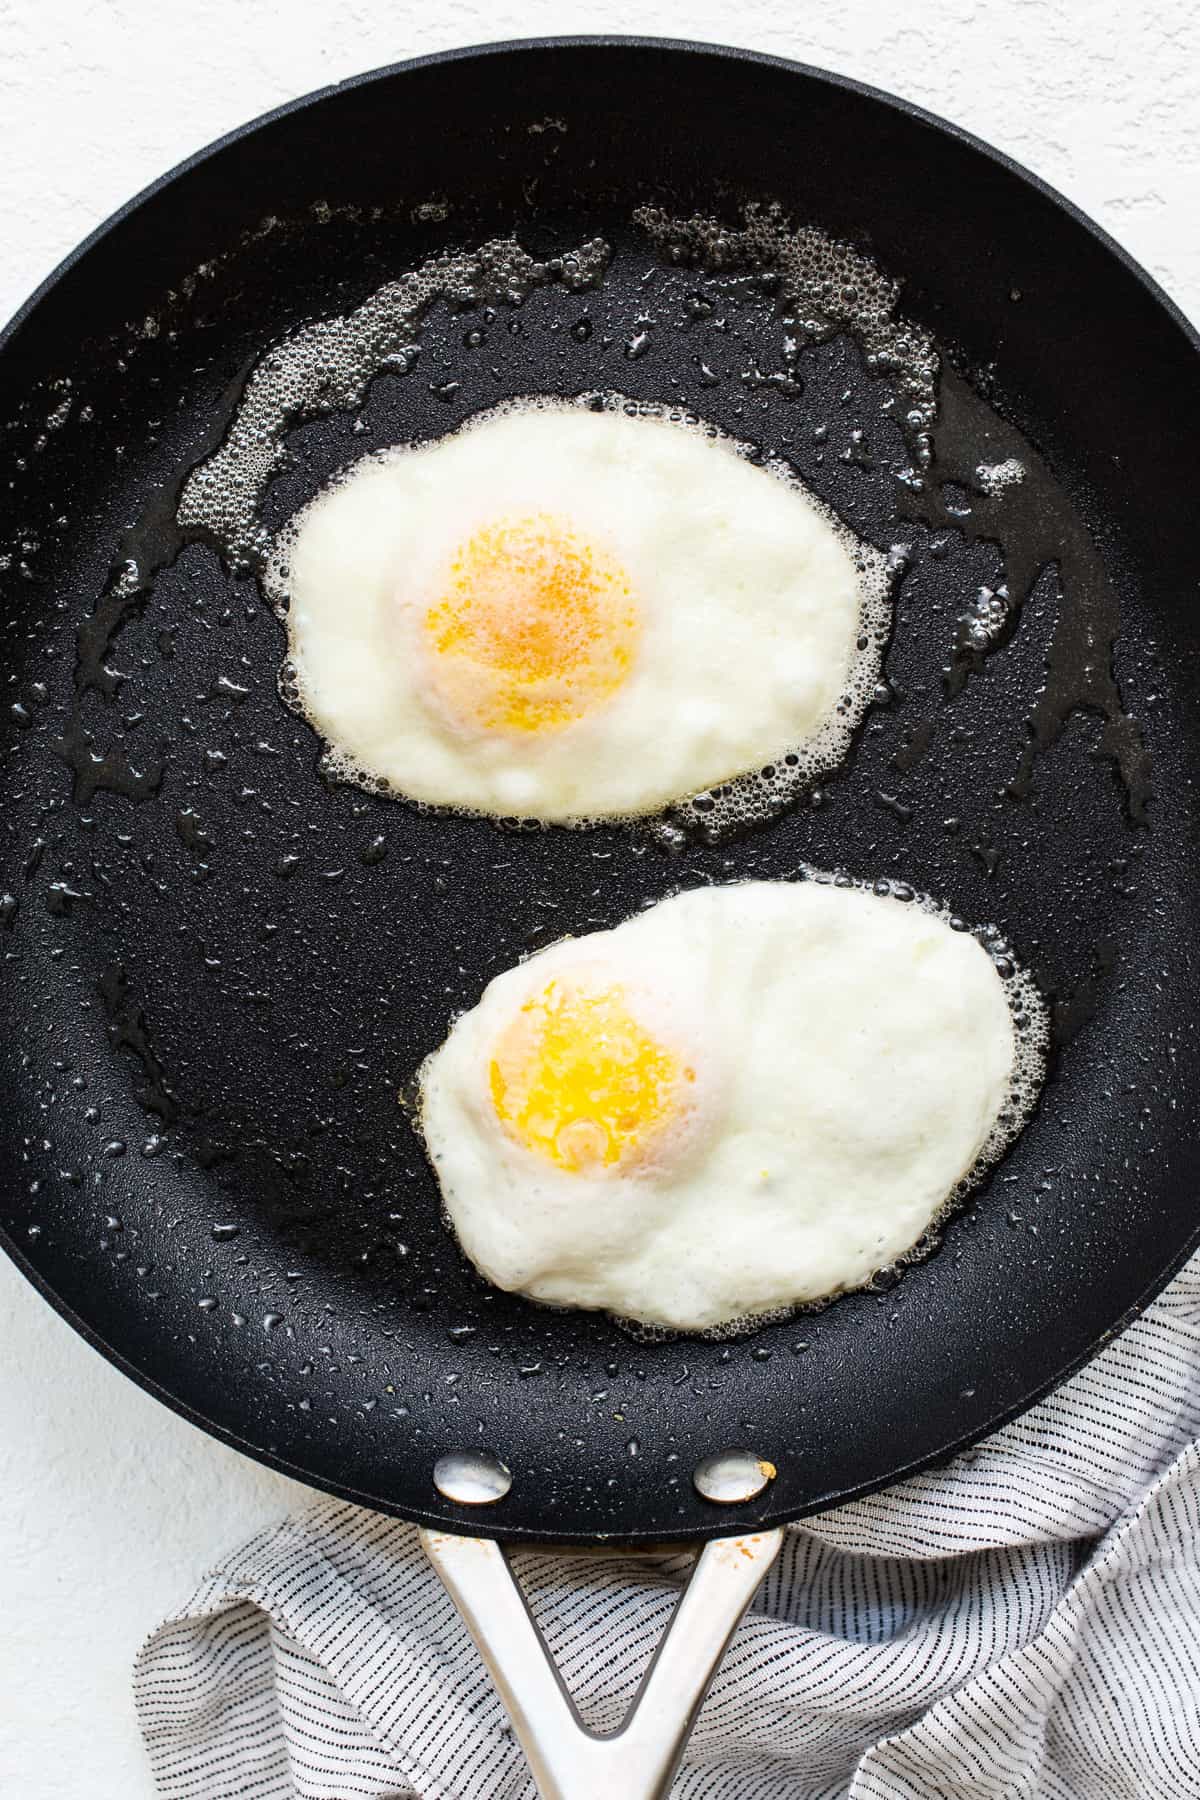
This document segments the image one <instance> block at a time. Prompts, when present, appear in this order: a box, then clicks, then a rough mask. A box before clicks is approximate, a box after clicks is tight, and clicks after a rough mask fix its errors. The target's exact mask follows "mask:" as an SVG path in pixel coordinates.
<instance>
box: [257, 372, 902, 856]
mask: <svg viewBox="0 0 1200 1800" xmlns="http://www.w3.org/2000/svg"><path fill="white" fill-rule="evenodd" d="M268 588H269V591H270V592H271V593H272V594H273V596H274V597H275V598H276V600H277V602H278V603H279V605H280V607H281V610H283V611H284V612H285V613H286V622H287V632H288V652H289V670H288V675H287V686H286V690H285V691H287V692H288V693H289V697H291V698H293V699H294V700H295V701H296V703H298V705H299V706H300V708H301V710H302V711H303V712H304V713H305V714H306V715H307V717H308V718H309V720H310V722H311V723H312V724H313V726H314V727H315V728H316V730H317V731H318V733H319V734H320V735H321V736H322V737H323V738H324V739H325V740H326V742H327V744H328V745H329V747H330V752H331V756H332V760H333V763H334V766H335V768H336V769H337V770H338V771H339V772H341V773H343V774H345V775H347V776H349V777H350V778H351V779H357V780H360V781H363V782H365V783H367V784H368V785H373V786H375V787H377V788H382V789H384V790H386V791H391V792H393V793H396V794H401V795H405V796H407V797H409V798H411V799H413V800H417V801H421V802H425V803H427V804H429V805H432V806H439V807H454V808H460V809H465V810H467V811H470V812H475V813H483V814H492V815H496V816H500V817H519V818H533V819H538V820H541V821H544V822H553V821H558V822H572V821H585V820H591V819H598V818H620V817H629V816H633V815H638V814H645V813H650V812H655V811H660V810H661V809H662V808H663V807H664V806H666V805H667V804H668V803H670V802H673V801H677V800H680V799H683V798H686V797H688V796H691V795H693V794H696V793H697V792H698V791H700V790H704V789H708V788H711V787H712V786H713V785H714V784H718V783H722V782H726V781H728V780H731V779H732V778H735V777H737V776H739V775H742V774H743V773H745V772H746V771H756V770H760V769H762V768H763V766H764V765H770V764H779V765H780V768H782V767H783V765H784V759H789V760H788V762H787V766H788V768H789V769H790V770H799V771H800V772H801V774H803V773H804V772H806V771H807V772H810V773H814V774H815V773H817V772H819V771H821V770H822V769H825V768H828V767H829V766H831V765H832V764H833V763H836V762H837V761H838V760H840V758H841V757H842V756H843V755H844V753H845V750H846V748H847V746H848V744H849V741H850V738H851V735H852V733H853V730H854V727H855V725H856V724H857V722H858V720H859V719H860V718H861V715H862V713H863V711H864V709H865V707H866V705H867V704H868V702H869V699H870V696H871V693H872V691H873V688H874V685H875V681H876V678H877V675H878V668H879V661H880V657H881V654H882V645H883V642H884V641H885V639H886V635H887V623H888V603H887V597H886V594H887V575H886V569H885V559H884V558H883V556H882V554H881V553H880V552H879V551H877V550H874V549H873V548H871V547H870V546H868V545H863V544H860V543H859V542H858V541H857V540H856V539H854V538H853V537H852V536H851V534H850V533H849V532H848V531H847V530H846V529H845V527H843V526H842V525H840V524H839V523H838V522H837V521H836V520H835V519H834V518H833V517H832V515H830V514H828V513H827V512H826V511H825V510H824V509H823V508H822V507H821V506H820V505H819V503H818V502H817V501H816V500H815V498H814V497H813V496H812V495H811V494H809V493H808V491H807V490H806V489H805V488H804V487H803V485H802V484H801V483H800V481H799V480H798V479H797V478H796V477H795V476H794V475H791V474H789V473H788V472H786V471H785V470H784V469H783V467H782V465H774V464H773V465H770V466H760V465H759V464H757V463H755V462H753V461H751V460H749V458H748V455H747V451H746V446H743V445H737V444H734V443H733V442H732V441H731V440H729V439H727V438H724V437H722V436H721V435H719V434H718V433H717V432H716V431H715V430H714V429H713V428H711V427H704V426H701V425H699V424H698V423H697V422H696V421H694V420H691V421H689V420H685V419H683V418H682V417H680V416H671V417H667V416H664V415H662V414H661V413H657V414H654V415H650V414H648V413H646V412H645V411H643V410H639V409H637V408H635V407H633V406H632V405H630V406H628V407H625V408H620V407H614V406H606V407H602V408H601V410H599V411H595V410H592V409H591V408H589V407H588V406H585V405H582V404H579V403H569V402H568V403H563V402H552V401H538V402H527V403H524V404H522V405H520V406H517V407H509V408H507V409H505V410H502V411H499V412H495V413H491V414H487V415H482V416H481V417H479V418H477V419H476V420H475V421H474V422H473V423H472V424H471V425H469V426H468V427H466V428H464V429H462V430H460V431H459V432H457V433H455V434H453V435H451V436H448V437H444V438H440V439H438V440H437V441H436V442H433V443H430V444H426V445H423V446H421V447H417V448H411V447H402V448H398V449H393V450H389V451H385V452H383V453H381V454H378V455H373V456H369V457H367V458H365V459H363V460H362V461H360V462H359V463H357V464H356V465H355V466H354V467H353V468H351V469H350V470H349V471H348V472H346V473H345V474H343V475H342V476H341V477H340V478H339V479H338V480H337V481H336V482H335V484H334V485H333V486H332V487H330V488H329V489H327V490H326V491H324V492H323V493H321V494H319V495H318V496H317V498H316V499H315V500H314V501H313V502H312V503H311V504H310V505H309V506H307V507H306V508H305V509H304V510H303V511H302V512H301V513H300V514H299V516H298V517H297V518H296V519H295V520H294V521H293V522H292V524H291V526H290V527H289V528H287V529H286V530H285V531H284V532H283V533H282V534H281V538H280V540H279V543H278V545H277V548H276V551H275V555H274V558H273V560H272V562H271V565H270V569H269V572H268Z"/></svg>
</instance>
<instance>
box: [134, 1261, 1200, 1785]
mask: <svg viewBox="0 0 1200 1800" xmlns="http://www.w3.org/2000/svg"><path fill="white" fill-rule="evenodd" d="M1198 1433H1200V1257H1198V1258H1196V1259H1195V1260H1193V1262H1192V1263H1191V1264H1189V1265H1188V1267H1187V1268H1185V1269H1184V1270H1183V1271H1182V1273H1181V1274H1179V1275H1178V1276H1177V1277H1176V1278H1175V1280H1174V1281H1173V1282H1172V1283H1171V1284H1170V1286H1169V1287H1168V1288H1167V1289H1166V1290H1165V1291H1164V1293H1163V1294H1162V1295H1160V1297H1159V1299H1158V1300H1157V1301H1156V1302H1155V1303H1154V1305H1153V1306H1151V1307H1150V1309H1149V1310H1148V1311H1147V1312H1146V1313H1145V1314H1144V1315H1143V1316H1142V1317H1141V1318H1140V1319H1138V1320H1137V1321H1136V1322H1135V1323H1134V1324H1133V1325H1131V1326H1129V1328H1128V1329H1127V1330H1126V1331H1125V1332H1124V1333H1123V1334H1122V1335H1121V1336H1120V1337H1119V1338H1116V1339H1114V1341H1113V1342H1112V1343H1111V1344H1109V1345H1108V1347H1107V1348H1106V1349H1105V1350H1104V1351H1103V1352H1102V1354H1101V1355H1099V1356H1098V1357H1097V1358H1096V1359H1095V1360H1094V1361H1093V1362H1092V1363H1091V1364H1089V1365H1088V1367H1087V1368H1085V1369H1084V1370H1083V1371H1082V1372H1081V1373H1080V1374H1078V1375H1076V1376H1075V1377H1074V1378H1073V1379H1072V1380H1071V1381H1069V1382H1067V1383H1066V1385H1065V1386H1063V1387H1062V1388H1060V1389H1059V1390H1058V1392H1057V1393H1055V1394H1053V1395H1052V1396H1051V1397H1050V1398H1049V1399H1048V1400H1045V1401H1042V1402H1041V1403H1040V1404H1039V1405H1037V1406H1035V1407H1034V1408H1033V1409H1032V1410H1031V1411H1030V1412H1027V1413H1026V1414H1025V1415H1024V1416H1023V1417H1022V1418H1020V1419H1018V1420H1017V1421H1016V1423H1015V1424H1012V1425H1009V1426H1007V1427H1006V1428H1005V1429H1004V1430H1003V1431H1000V1432H998V1433H997V1434H996V1435H995V1436H994V1437H992V1438H990V1439H989V1440H987V1441H986V1442H985V1443H983V1444H982V1445H980V1446H978V1447H977V1448H975V1449H974V1450H971V1451H968V1452H966V1453H965V1454H964V1455H962V1456H959V1457H957V1458H956V1459H955V1460H954V1461H953V1462H952V1463H950V1464H948V1465H947V1466H946V1467H944V1468H941V1469H938V1470H935V1471H933V1472H931V1473H928V1474H925V1475H918V1476H914V1477H912V1478H911V1479H910V1480H907V1481H904V1482H901V1483H900V1484H899V1485H898V1486H897V1487H894V1488H891V1489H889V1490H888V1491H887V1492H886V1493H882V1494H877V1495H875V1496H873V1497H872V1498H871V1499H868V1500H862V1501H858V1502H856V1503H854V1504H853V1505H850V1506H844V1507H840V1508H838V1509H837V1510H836V1511H833V1512H829V1513H825V1514H823V1515H822V1516H821V1517H819V1518H816V1519H810V1520H807V1521H806V1522H805V1523H804V1525H802V1526H797V1527H795V1528H794V1529H793V1530H792V1531H790V1532H789V1533H788V1536H787V1540H786V1542H785V1546H784V1550H783V1554H782V1556H781V1557H780V1559H779V1562H778V1563H777V1564H776V1566H775V1568H774V1569H773V1570H772V1571H771V1573H770V1574H769V1575H768V1577H767V1580H766V1583H765V1585H764V1587H763V1589H762V1592H761V1594H760V1596H759V1598H758V1600H757V1601H756V1602H755V1605H754V1609H753V1610H752V1612H751V1613H750V1615H749V1616H748V1617H747V1619H746V1620H745V1622H744V1624H743V1625H742V1627H741V1630H740V1631H739V1632H738V1635H737V1637H736V1639H735V1640H734V1644H733V1647H732V1649H731V1651H730V1653H729V1655H728V1657H727V1659H726V1662H725V1665H724V1667H723V1669H722V1670H721V1672H720V1674H719V1675H718V1677H717V1680H716V1682H715V1684H714V1686H713V1689H712V1692H711V1694H710V1696H709V1698H708V1700H707V1702H706V1704H705V1707H704V1710H703V1712H702V1714H701V1717H700V1722H699V1725H698V1727H697V1730H696V1732H695V1735H694V1737H693V1738H692V1741H691V1745H690V1747H689V1749H688V1753H687V1757H686V1760H685V1762H684V1765H683V1768H682V1770H681V1772H680V1774H679V1776H678V1777H677V1780H676V1784H675V1787H674V1789H673V1794H674V1796H675V1797H676V1800H784V1797H786V1800H835V1797H838V1800H840V1797H841V1796H850V1797H852V1800H939V1797H943V1796H944V1797H952V1800H1001V1797H1003V1800H1015V1797H1017V1796H1021V1797H1026V1796H1028V1797H1030V1800H1033V1797H1044V1800H1150V1797H1153V1800H1200V1443H1198V1442H1197V1435H1198ZM515 1561H516V1566H517V1569H518V1573H519V1575H520V1577H521V1579H522V1582H523V1584H524V1586H525V1588H526V1591H527V1592H528V1593H529V1595H530V1599H531V1603H532V1605H533V1608H534V1611H535V1614H536V1616H537V1618H538V1622H539V1624H540V1626H541V1628H542V1631H543V1633H544V1635H545V1636H546V1638H547V1640H548V1642H549V1644H550V1646H551V1648H552V1650H553V1651H554V1653H555V1655H556V1657H557V1658H558V1661H559V1663H560V1666H561V1668H562V1670H563V1674H564V1677H565V1679H566V1681H567V1683H568V1686H569V1687H570V1688H571V1691H572V1693H573V1694H574V1695H575V1697H576V1700H577V1703H578V1704H579V1706H580V1709H581V1711H582V1712H583V1714H584V1717H585V1719H586V1720H587V1721H588V1723H589V1724H591V1725H593V1726H594V1727H595V1728H597V1729H599V1730H609V1729H612V1728H613V1727H614V1726H615V1725H617V1724H618V1723H619V1721H620V1719H621V1717H622V1715H623V1713H624V1711H625V1709H626V1707H627V1706H628V1704H629V1702H630V1700H631V1699H632V1697H633V1694H634V1691H635V1689H636V1687H637V1684H638V1681H639V1678H640V1676H641V1673H642V1671H643V1669H644V1667H645V1663H646V1660H647V1658H648V1656H649V1654H650V1650H651V1648H652V1646H653V1644H654V1643H655V1642H656V1641H657V1638H658V1635H659V1633H660V1632H661V1630H662V1628H663V1626H664V1624H665V1623H666V1620H667V1617H668V1615H669V1613H670V1610H671V1606H672V1603H673V1600H674V1598H675V1595H676V1593H677V1591H678V1588H679V1585H680V1583H681V1581H682V1579H683V1577H684V1574H685V1572H686V1568H687V1563H686V1560H685V1559H682V1558H679V1557H668V1556H662V1557H657V1558H654V1559H653V1560H647V1559H645V1558H642V1557H636V1558H635V1557H622V1556H619V1555H612V1554H609V1555H607V1556H604V1557H596V1556H589V1555H588V1554H586V1553H583V1552H580V1553H573V1552H572V1553H566V1554H564V1553H562V1552H559V1553H557V1554H546V1553H541V1552H537V1551H530V1552H523V1553H521V1554H520V1555H518V1556H517V1557H516V1559H515ZM134 1683H135V1693H136V1699H137V1706H138V1712H139V1715H140V1719H141V1724H142V1729H143V1732H144V1734H145V1739H146V1744H147V1747H148V1750H149V1753H150V1760H151V1764H152V1767H153V1770H154V1777H155V1780H156V1782H157V1784H158V1790H159V1792H160V1793H161V1794H163V1795H165V1796H170V1797H171V1800H184V1797H185V1796H186V1797H187V1800H248V1797H250V1796H261V1797H262V1800H268V1797H269V1800H284V1797H285V1796H286V1797H287V1800H292V1797H299V1800H351V1797H353V1800H368V1797H370V1800H385V1797H386V1800H409V1797H410V1796H421V1797H422V1800H435V1797H436V1800H533V1797H534V1789H533V1785H532V1783H531V1781H530V1778H529V1775H528V1772H527V1770H526V1767H525V1763H524V1759H523V1757H522V1755H521V1752H520V1749H519V1748H518V1746H517V1745H516V1743H515V1742H514V1740H513V1737H512V1733H511V1731H510V1729H509V1726H508V1722H507V1719H506V1716H505V1713H504V1710H503V1708H502V1707H501V1705H500V1703H499V1701H498V1700H497V1699H496V1697H495V1695H494V1693H493V1691H492V1688H491V1684H490V1682H489V1679H488V1677H487V1675H486V1673H485V1672H484V1670H483V1667H482V1665H481V1663H480V1661H479V1659H478V1657H477V1655H476V1652H475V1650H474V1648H473V1646H472V1644H471V1642H470V1640H469V1638H468V1637H467V1634H466V1630H465V1628H464V1627H463V1626H462V1625H461V1623H460V1622H459V1620H458V1617H457V1615H456V1614H455V1612H454V1610H453V1607H452V1606H451V1604H450V1601H449V1599H448V1598H447V1597H446V1595H445V1593H444V1592H443V1590H442V1587H441V1585H440V1583H439V1582H438V1579H437V1577H436V1576H435V1575H434V1574H433V1572H432V1570H431V1569H430V1568H429V1567H428V1565H427V1564H426V1562H425V1560H424V1557H423V1555H422V1553H421V1550H420V1548H419V1546H418V1544H417V1540H416V1533H415V1532H414V1531H413V1529H412V1528H411V1527H410V1526H406V1525H401V1524H397V1523H396V1522H395V1521H393V1520H390V1519H385V1518H382V1517H379V1516H378V1515H376V1514H373V1513H369V1512H363V1511H360V1510H358V1509H357V1508H355V1507H351V1506H343V1505H335V1504H332V1503H322V1504H319V1505H316V1506H314V1507H313V1508H312V1509H311V1510H309V1511H306V1512H304V1513H302V1514H301V1515H299V1516H298V1517H295V1518H292V1519H289V1520H287V1521H286V1522H285V1523H283V1524H282V1525H279V1526H277V1527H275V1528H273V1529H270V1530H268V1531H265V1532H263V1533H261V1534H260V1535H259V1536H258V1537H256V1538H255V1539H253V1541H252V1542H251V1543H249V1544H247V1545H246V1546H245V1547H244V1548H243V1549H241V1550H239V1551H238V1552H237V1553H236V1554H235V1555H233V1556H230V1557H228V1558H227V1559H226V1560H225V1561H224V1562H222V1563H221V1564H220V1566H219V1567H218V1568H217V1569H216V1570H215V1571H214V1572H213V1573H212V1574H211V1575H209V1576H208V1578H207V1579H206V1580H205V1581H204V1582H203V1583H202V1584H201V1586H200V1588H199V1590H198V1592H197V1593H196V1594H194V1595H193V1597H192V1599H191V1600H190V1601H189V1602H188V1604H187V1605H186V1606H185V1607H184V1608H183V1610H182V1611H181V1612H180V1613H178V1614H177V1615H176V1616H175V1617H174V1618H171V1619H168V1620H167V1621H166V1623H165V1624H163V1625H162V1626H160V1627H159V1629H158V1630H157V1631H156V1632H155V1633H154V1635H153V1636H152V1637H151V1638H150V1640H149V1642H148V1643H147V1645H146V1647H145V1648H144V1650H143V1651H142V1653H141V1656H140V1657H139V1659H138V1663H137V1668H136V1672H135V1677H134ZM613 1800H620V1796H613Z"/></svg>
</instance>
